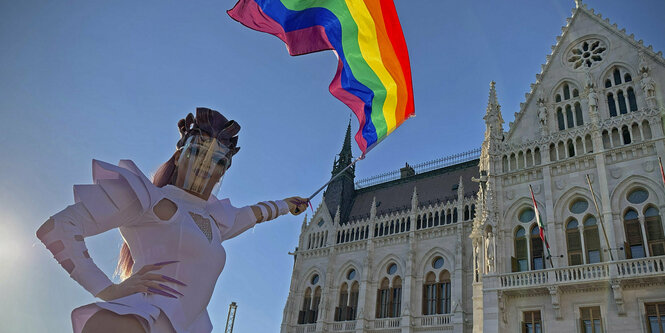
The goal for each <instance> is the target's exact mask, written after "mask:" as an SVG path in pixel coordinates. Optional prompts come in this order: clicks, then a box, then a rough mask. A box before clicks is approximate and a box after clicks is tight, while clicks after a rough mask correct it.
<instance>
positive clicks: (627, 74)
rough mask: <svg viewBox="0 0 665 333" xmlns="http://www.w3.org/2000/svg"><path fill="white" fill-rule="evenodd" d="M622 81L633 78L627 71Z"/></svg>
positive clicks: (628, 80)
mask: <svg viewBox="0 0 665 333" xmlns="http://www.w3.org/2000/svg"><path fill="white" fill-rule="evenodd" d="M623 81H624V82H630V81H633V78H632V77H631V76H630V74H629V73H626V75H624V76H623Z"/></svg>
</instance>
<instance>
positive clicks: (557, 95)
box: [554, 94, 561, 103]
mask: <svg viewBox="0 0 665 333" xmlns="http://www.w3.org/2000/svg"><path fill="white" fill-rule="evenodd" d="M554 100H555V101H556V102H557V103H558V102H561V95H559V94H556V97H555V98H554Z"/></svg>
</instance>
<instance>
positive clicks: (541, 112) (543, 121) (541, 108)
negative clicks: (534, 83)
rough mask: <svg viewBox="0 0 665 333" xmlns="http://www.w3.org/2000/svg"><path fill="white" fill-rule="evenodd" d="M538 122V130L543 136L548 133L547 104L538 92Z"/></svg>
mask: <svg viewBox="0 0 665 333" xmlns="http://www.w3.org/2000/svg"><path fill="white" fill-rule="evenodd" d="M538 122H539V123H540V132H541V134H542V135H543V136H545V135H547V134H549V127H548V126H547V106H546V105H545V99H544V98H543V96H542V93H541V94H540V98H538Z"/></svg>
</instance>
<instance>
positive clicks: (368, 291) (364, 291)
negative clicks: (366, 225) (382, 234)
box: [356, 224, 375, 333]
mask: <svg viewBox="0 0 665 333" xmlns="http://www.w3.org/2000/svg"><path fill="white" fill-rule="evenodd" d="M371 226H372V224H370V229H372V227H371ZM373 232H374V230H370V232H369V239H368V240H367V254H366V256H365V259H363V270H362V274H360V289H359V290H358V311H357V313H356V332H357V333H362V332H364V330H365V328H367V327H369V319H370V318H372V317H373V316H374V315H373V314H372V313H373V312H374V306H372V301H371V299H372V293H373V291H374V289H375V288H374V284H373V283H372V282H371V276H372V275H371V274H370V272H371V271H372V269H374V267H373V264H372V262H373V260H372V258H373V256H374V241H373V240H372V238H373Z"/></svg>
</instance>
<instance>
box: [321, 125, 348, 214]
mask: <svg viewBox="0 0 665 333" xmlns="http://www.w3.org/2000/svg"><path fill="white" fill-rule="evenodd" d="M352 162H353V156H352V155H351V121H350V120H349V125H348V126H347V128H346V135H345V136H344V143H343V144H342V150H341V151H340V152H339V155H338V156H337V158H335V163H334V164H333V169H332V175H333V177H334V176H335V175H337V174H338V173H340V172H342V170H344V168H346V167H347V166H348V165H349V164H351V163H352ZM354 179H355V166H351V167H350V168H348V169H346V170H345V171H344V172H343V173H342V174H341V175H340V176H339V177H338V178H337V179H335V180H334V181H332V182H331V183H330V184H328V187H327V188H326V191H325V192H324V193H323V196H324V200H325V203H326V206H327V207H328V210H329V213H330V215H331V216H330V217H331V218H334V215H333V214H335V213H337V211H334V209H338V208H339V213H340V223H346V222H347V221H348V217H349V213H350V211H351V202H352V201H353V194H354V191H355V188H354Z"/></svg>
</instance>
